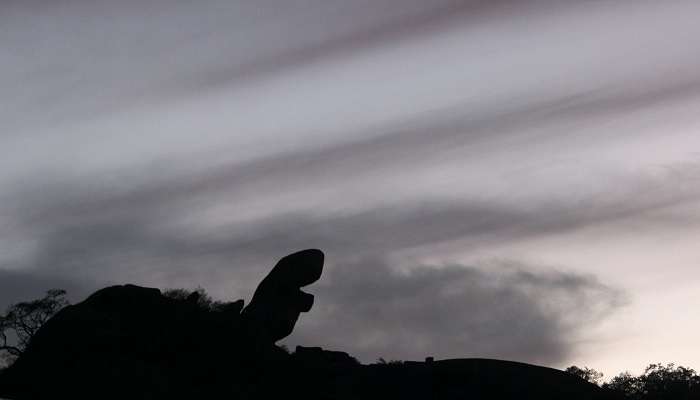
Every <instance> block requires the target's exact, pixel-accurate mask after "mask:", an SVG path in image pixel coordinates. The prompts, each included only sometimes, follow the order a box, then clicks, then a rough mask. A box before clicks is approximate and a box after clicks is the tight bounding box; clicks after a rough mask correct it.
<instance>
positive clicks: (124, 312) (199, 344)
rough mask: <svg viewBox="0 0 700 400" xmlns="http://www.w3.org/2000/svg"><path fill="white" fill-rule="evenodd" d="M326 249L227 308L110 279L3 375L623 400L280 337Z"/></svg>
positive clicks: (593, 389) (287, 262)
mask: <svg viewBox="0 0 700 400" xmlns="http://www.w3.org/2000/svg"><path fill="white" fill-rule="evenodd" d="M323 262H324V254H323V252H322V251H320V250H317V249H309V250H303V251H299V252H296V253H293V254H290V255H288V256H286V257H283V258H282V259H281V260H280V261H279V262H278V263H277V264H276V265H275V267H274V268H273V269H272V270H271V271H270V273H269V274H268V275H267V276H266V277H265V278H264V279H263V280H262V282H261V283H260V285H259V286H258V288H257V289H256V291H255V294H254V295H253V298H252V299H251V302H250V304H248V306H246V307H244V302H243V300H238V301H235V302H231V303H226V304H223V305H222V306H220V307H216V308H210V309H207V308H204V307H201V306H199V305H198V294H197V293H196V292H195V293H193V294H191V295H190V296H188V297H187V298H185V299H174V298H169V297H167V296H164V295H163V294H162V293H161V292H160V290H158V289H154V288H146V287H141V286H136V285H120V286H111V287H107V288H104V289H101V290H98V291H97V292H95V293H93V294H92V295H90V296H89V297H88V298H87V299H85V300H84V301H82V302H81V303H78V304H75V305H72V306H68V307H66V308H64V309H63V310H61V311H60V312H58V313H57V314H56V315H55V316H54V317H53V318H51V319H50V320H49V321H47V322H46V323H45V324H44V325H43V326H42V327H41V328H40V329H39V331H38V332H37V333H36V335H35V336H34V337H33V338H32V340H31V342H30V343H29V345H28V347H27V349H26V351H25V352H24V353H23V354H22V356H21V357H19V358H18V359H17V361H16V362H15V363H14V364H13V365H12V366H11V367H9V368H8V369H7V370H5V371H4V372H3V373H2V374H0V397H2V398H8V399H18V400H24V399H47V398H66V399H88V398H90V399H93V398H102V399H193V398H194V399H197V398H209V396H212V398H213V396H216V397H218V398H221V397H224V398H230V399H266V398H290V399H291V398H302V399H386V398H402V399H426V398H432V399H465V398H469V399H573V400H578V399H580V400H584V399H586V400H597V399H600V400H606V399H618V398H619V397H617V395H615V394H614V393H611V392H609V391H605V390H603V389H601V388H599V387H598V386H596V385H593V384H591V383H589V382H586V381H584V380H583V379H580V378H578V377H576V376H573V375H571V374H568V373H565V372H563V371H559V370H555V369H551V368H545V367H539V366H534V365H528V364H523V363H517V362H511V361H499V360H488V359H453V360H439V361H433V360H432V359H428V360H426V361H425V362H410V361H409V362H403V363H388V364H371V365H363V364H360V363H358V362H357V361H356V360H355V359H354V358H353V357H351V356H350V355H348V354H347V353H344V352H338V351H328V350H324V349H322V348H320V347H301V346H298V347H297V348H296V351H295V352H294V353H293V354H289V353H288V352H287V351H285V350H284V349H282V348H280V347H278V346H277V345H276V344H275V343H276V342H277V341H279V340H280V339H282V338H284V337H286V336H288V335H289V334H291V332H292V331H293V329H294V325H295V324H296V322H297V320H298V318H299V315H300V314H301V313H302V312H308V311H310V310H311V308H312V306H313V301H314V297H313V295H311V294H308V293H305V292H303V291H302V290H301V288H302V287H305V286H307V285H310V284H312V283H314V282H316V281H317V280H318V279H319V278H320V276H321V273H322V270H323Z"/></svg>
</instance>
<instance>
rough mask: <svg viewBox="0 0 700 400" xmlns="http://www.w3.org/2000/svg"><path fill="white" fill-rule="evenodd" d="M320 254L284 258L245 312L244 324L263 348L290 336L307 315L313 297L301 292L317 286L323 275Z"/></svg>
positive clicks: (316, 252) (295, 254) (266, 279)
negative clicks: (314, 284) (303, 289)
mask: <svg viewBox="0 0 700 400" xmlns="http://www.w3.org/2000/svg"><path fill="white" fill-rule="evenodd" d="M323 258H324V256H323V252H322V251H321V250H316V249H310V250H302V251H299V252H296V253H293V254H290V255H288V256H286V257H284V258H282V259H281V260H280V261H279V262H278V263H277V265H275V267H274V268H273V269H272V271H270V273H269V274H268V275H267V276H266V277H265V278H264V279H263V280H262V282H260V285H258V288H257V289H256V290H255V293H254V294H253V299H252V300H251V301H250V304H248V306H247V307H246V308H245V309H244V310H243V320H244V323H245V324H246V325H247V326H249V327H250V328H251V329H252V330H253V333H252V335H253V336H254V337H256V338H257V340H259V341H261V342H263V344H273V343H275V342H277V341H278V340H280V339H283V338H285V337H287V336H289V335H290V334H291V333H292V331H293V330H294V325H295V324H296V322H297V319H298V318H299V314H301V313H302V312H308V311H309V310H311V307H312V306H313V303H314V296H313V295H311V294H309V293H306V292H304V291H302V290H301V288H302V287H304V286H307V285H310V284H312V283H314V282H316V281H317V280H318V279H319V278H320V277H321V273H322V271H323Z"/></svg>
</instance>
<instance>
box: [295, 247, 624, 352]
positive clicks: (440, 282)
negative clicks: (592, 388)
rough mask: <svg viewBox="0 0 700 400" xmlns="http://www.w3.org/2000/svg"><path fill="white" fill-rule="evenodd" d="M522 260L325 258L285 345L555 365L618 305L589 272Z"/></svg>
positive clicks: (616, 296) (615, 295)
mask: <svg viewBox="0 0 700 400" xmlns="http://www.w3.org/2000/svg"><path fill="white" fill-rule="evenodd" d="M530 269H531V266H525V265H517V266H514V265H512V264H511V265H491V266H490V267H489V268H475V267H470V266H465V265H447V266H440V267H435V266H420V267H416V268H412V269H410V270H409V271H408V272H406V271H405V270H397V269H395V268H392V267H391V266H390V265H389V264H388V263H386V262H384V261H382V260H377V259H374V260H373V259H363V260H358V261H357V262H355V263H347V264H342V265H335V268H334V269H333V270H332V271H330V274H331V276H330V278H329V279H326V280H325V281H324V282H323V283H321V284H320V285H317V286H314V287H313V288H310V289H309V290H310V291H311V292H312V293H314V294H316V305H315V308H314V309H313V311H312V313H311V314H309V315H308V316H307V315H305V316H303V318H302V319H301V320H300V323H299V325H298V327H297V329H296V331H295V333H294V335H293V336H292V337H291V338H290V339H288V340H287V342H288V343H303V344H305V345H314V344H315V345H319V344H321V345H324V346H326V347H330V348H336V349H343V350H346V351H348V352H350V353H351V354H353V355H355V356H358V357H359V358H360V359H361V360H363V361H374V360H376V359H377V358H378V357H384V358H388V359H391V358H398V359H409V360H410V359H413V360H420V359H423V358H424V357H426V356H435V357H437V358H457V357H490V358H502V359H512V360H520V361H526V362H532V363H538V364H545V365H553V364H554V365H556V364H558V363H561V362H563V361H565V360H566V358H567V357H568V356H569V354H570V352H571V351H572V349H573V348H574V343H575V342H576V340H577V339H579V338H580V337H583V336H585V335H586V333H587V329H590V328H591V327H592V326H594V325H595V324H596V323H597V322H599V321H600V320H601V319H602V318H604V317H606V316H608V315H610V313H612V312H614V311H617V310H618V309H619V307H621V306H622V305H623V304H624V301H625V300H624V298H625V297H624V295H623V293H622V292H620V291H618V290H616V289H613V288H610V287H608V286H606V285H604V284H602V283H600V282H599V281H597V280H596V279H595V278H593V277H591V276H584V275H578V274H571V273H564V272H558V271H555V270H547V271H546V272H532V271H530Z"/></svg>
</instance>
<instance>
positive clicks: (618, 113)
mask: <svg viewBox="0 0 700 400" xmlns="http://www.w3.org/2000/svg"><path fill="white" fill-rule="evenodd" d="M697 15H700V3H698V2H697V1H694V0H687V1H686V0H674V1H664V2H660V1H655V0H634V1H632V0H629V1H627V0H616V1H596V0H587V1H573V0H572V1H562V0H559V1H555V0H551V1H549V0H532V1H528V2H523V1H515V0H490V1H457V0H431V1H419V0H401V1H399V0H354V1H352V2H350V1H346V0H285V1H272V0H257V1H255V2H247V1H239V0H233V1H231V0H226V1H224V0H202V1H198V2H191V1H173V0H168V1H166V0H139V1H135V0H124V1H119V2H114V1H106V0H97V1H87V0H56V1H47V0H22V1H18V0H3V1H0V88H2V90H0V138H1V139H0V140H1V142H0V308H4V307H6V306H7V305H8V304H11V303H13V302H17V301H21V300H26V299H31V298H36V297H38V296H41V294H42V293H43V292H44V291H45V290H47V289H49V288H52V287H60V288H64V289H66V290H68V293H69V296H70V297H71V300H73V301H74V302H77V301H80V300H81V299H82V298H84V297H85V296H86V295H88V294H89V293H91V292H92V291H94V290H96V289H98V288H100V287H103V286H106V285H112V284H121V283H135V284H140V285H144V286H153V287H158V288H173V287H185V288H196V287H198V286H199V287H203V288H204V289H206V290H207V291H208V292H209V293H210V294H212V296H213V297H215V298H217V299H221V300H235V299H239V298H243V299H245V300H246V301H247V300H249V299H250V298H251V296H252V293H253V291H254V289H255V286H256V285H257V282H259V281H260V280H261V279H262V278H263V277H264V276H265V274H266V273H267V272H268V271H269V270H270V268H271V267H272V266H273V265H274V264H275V262H276V261H277V260H278V259H279V258H281V257H282V256H284V255H286V254H288V253H291V252H293V251H296V250H300V249H304V248H320V249H322V250H324V252H325V253H326V264H325V269H324V275H323V277H322V278H321V280H320V281H319V282H317V283H316V284H314V285H313V286H310V287H309V288H308V291H309V292H311V293H313V294H314V295H315V296H316V303H315V305H314V308H313V309H312V311H311V312H310V313H308V314H304V315H302V317H301V318H300V320H299V322H298V324H297V326H296V329H295V332H294V333H293V334H292V336H290V337H289V338H287V339H285V340H284V342H283V343H285V344H286V345H288V346H290V347H292V348H293V347H294V346H295V345H297V344H302V345H319V346H323V347H325V348H330V349H334V350H342V351H347V352H349V353H350V354H352V355H354V356H356V357H358V358H359V359H360V360H361V361H364V362H372V361H375V360H377V359H378V358H379V357H382V358H385V359H407V360H410V359H413V360H421V359H423V358H424V357H427V356H433V357H435V358H458V357H488V358H501V359H510V360H516V361H523V362H530V363H535V364H539V365H547V366H553V367H557V368H563V367H567V366H569V365H572V364H576V365H579V366H583V365H586V366H589V367H592V368H596V369H598V370H601V371H603V372H605V374H606V376H607V377H608V378H609V377H611V376H612V375H615V374H617V373H619V372H621V371H625V370H629V371H632V372H635V373H638V372H641V370H642V369H643V368H644V367H645V366H646V365H648V364H649V363H652V362H675V363H677V364H681V365H685V366H689V367H695V368H700V347H698V346H697V341H696V340H695V339H696V336H697V335H696V334H697V332H698V331H699V330H700V316H699V315H698V314H697V312H696V311H697V310H698V309H699V308H700V296H697V293H698V290H700V268H697V264H698V261H700V253H699V252H698V250H697V244H696V243H697V241H698V240H699V239H700V185H698V182H699V181H700V53H698V52H697V51H696V50H697V47H698V44H700V25H698V24H697Z"/></svg>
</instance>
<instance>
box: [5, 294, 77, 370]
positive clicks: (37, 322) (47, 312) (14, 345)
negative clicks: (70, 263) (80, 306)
mask: <svg viewBox="0 0 700 400" xmlns="http://www.w3.org/2000/svg"><path fill="white" fill-rule="evenodd" d="M65 295H66V291H65V290H62V289H51V290H49V291H47V292H46V295H45V296H44V297H43V298H41V299H36V300H31V301H23V302H20V303H16V304H13V305H10V306H9V307H8V308H7V311H6V312H5V314H4V315H0V354H2V356H3V357H4V358H5V360H6V361H7V362H9V363H11V362H12V361H14V359H16V358H17V357H19V356H20V355H22V353H24V351H25V350H26V348H27V346H28V345H29V343H30V341H31V340H32V337H34V334H36V332H37V331H38V330H39V328H41V326H42V325H44V323H45V322H46V321H48V320H49V318H51V317H52V316H54V314H56V313H57V312H58V311H60V310H61V309H62V308H63V307H65V306H67V305H68V304H69V302H68V300H66V298H65Z"/></svg>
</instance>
